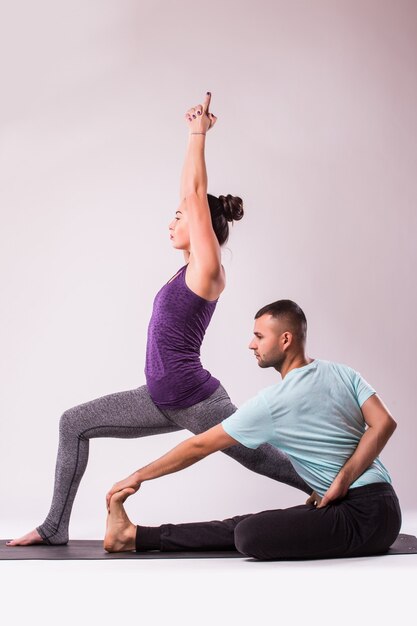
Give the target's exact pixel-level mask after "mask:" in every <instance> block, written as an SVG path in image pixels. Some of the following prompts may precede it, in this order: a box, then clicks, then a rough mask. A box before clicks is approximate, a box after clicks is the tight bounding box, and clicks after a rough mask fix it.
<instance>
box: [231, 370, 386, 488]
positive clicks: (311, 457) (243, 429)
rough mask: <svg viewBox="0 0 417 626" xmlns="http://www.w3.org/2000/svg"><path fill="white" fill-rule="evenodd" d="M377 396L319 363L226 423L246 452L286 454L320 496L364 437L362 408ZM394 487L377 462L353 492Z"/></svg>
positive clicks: (347, 373)
mask: <svg viewBox="0 0 417 626" xmlns="http://www.w3.org/2000/svg"><path fill="white" fill-rule="evenodd" d="M374 393H375V390H374V389H372V387H371V386H370V385H369V384H368V383H367V382H366V381H365V380H364V379H363V378H362V377H361V375H360V374H358V372H355V370H353V369H352V368H350V367H348V366H347V365H340V364H338V363H331V362H329V361H322V360H320V359H317V360H315V361H312V362H311V363H309V364H308V365H305V366H304V367H299V368H296V369H293V370H291V371H290V372H288V374H287V375H286V376H285V378H284V379H283V381H282V382H281V383H278V384H276V385H273V386H271V387H267V388H266V389H263V390H262V391H261V392H260V393H258V395H256V396H255V397H254V398H252V399H251V400H249V401H248V402H246V403H245V404H243V405H242V406H241V407H240V409H238V410H237V411H236V412H235V413H233V415H231V416H230V417H228V418H227V419H225V420H224V421H223V422H222V426H223V428H224V430H225V431H226V433H228V434H229V435H230V436H231V437H233V439H236V441H238V442H239V443H241V444H243V445H244V446H246V447H248V448H257V447H258V446H260V445H261V444H262V443H270V444H272V445H274V446H275V447H277V448H279V449H280V450H282V451H283V452H285V453H286V454H287V455H288V457H289V459H290V461H291V463H292V464H293V466H294V468H295V470H296V471H297V473H298V474H299V475H300V476H301V477H302V478H303V479H304V480H305V482H306V483H307V484H308V485H309V486H310V487H312V489H314V490H315V491H316V492H317V493H318V494H319V495H321V496H322V495H323V494H324V493H325V492H326V491H327V489H328V488H329V487H330V485H331V483H332V482H333V480H334V478H335V477H336V475H337V474H338V472H339V470H340V468H341V467H342V466H343V465H344V464H345V463H346V461H347V460H348V459H349V458H350V457H351V456H352V454H353V452H354V451H355V449H356V447H357V445H358V443H359V440H360V439H361V437H362V435H363V433H364V432H365V427H366V424H365V420H364V418H363V415H362V411H361V409H360V407H361V406H362V404H363V403H364V402H365V401H366V400H367V399H368V398H369V397H370V396H372V395H373V394H374ZM377 482H378V483H380V482H388V483H390V482H391V479H390V476H389V474H388V472H387V470H386V468H385V467H384V466H383V465H382V463H381V461H380V460H379V459H376V460H375V461H374V462H373V463H372V465H371V466H370V467H369V468H368V469H367V470H365V472H364V473H363V474H362V475H361V476H359V478H357V480H355V482H354V483H352V485H351V487H350V488H353V487H360V486H362V485H369V484H370V483H377Z"/></svg>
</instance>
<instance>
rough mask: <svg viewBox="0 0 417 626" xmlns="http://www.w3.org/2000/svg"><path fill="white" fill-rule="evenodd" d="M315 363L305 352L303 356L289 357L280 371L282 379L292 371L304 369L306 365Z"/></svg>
mask: <svg viewBox="0 0 417 626" xmlns="http://www.w3.org/2000/svg"><path fill="white" fill-rule="evenodd" d="M313 361H314V359H310V357H309V356H307V355H306V354H305V353H304V352H303V353H302V354H294V355H293V356H289V357H288V359H286V360H285V361H284V363H283V364H282V365H281V368H280V369H279V370H278V371H279V373H280V374H281V378H282V379H284V378H285V376H286V375H287V374H288V372H290V371H291V370H294V369H297V368H298V367H304V365H308V364H309V363H312V362H313Z"/></svg>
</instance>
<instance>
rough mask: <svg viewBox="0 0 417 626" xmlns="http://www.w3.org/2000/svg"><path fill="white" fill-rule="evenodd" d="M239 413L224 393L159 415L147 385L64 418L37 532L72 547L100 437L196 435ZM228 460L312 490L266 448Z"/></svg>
mask: <svg viewBox="0 0 417 626" xmlns="http://www.w3.org/2000/svg"><path fill="white" fill-rule="evenodd" d="M235 411H236V407H235V406H234V404H232V402H231V401H230V398H229V396H228V395H227V393H226V391H225V390H224V388H223V387H222V386H221V385H220V387H219V388H218V389H217V390H216V391H215V392H214V393H213V394H212V395H211V396H210V397H209V398H207V399H206V400H203V401H202V402H199V403H197V404H194V405H193V406H191V407H189V408H187V409H164V410H161V409H159V408H158V407H157V406H156V405H155V404H154V403H153V401H152V399H151V397H150V395H149V392H148V389H147V387H146V385H144V386H142V387H139V388H138V389H133V390H131V391H121V392H119V393H113V394H110V395H108V396H103V397H102V398H98V399H97V400H92V401H91V402H86V403H85V404H80V405H79V406H76V407H73V408H72V409H68V410H67V411H65V413H63V415H62V417H61V421H60V424H59V447H58V457H57V462H56V469H55V485H54V493H53V498H52V504H51V509H50V511H49V513H48V516H47V518H46V520H45V521H44V523H43V524H42V525H41V526H39V527H38V528H37V531H38V532H39V534H40V535H41V537H42V538H43V539H44V541H45V542H46V543H49V544H54V545H56V544H62V543H66V542H67V541H68V525H69V520H70V515H71V509H72V505H73V502H74V499H75V496H76V493H77V489H78V486H79V484H80V482H81V478H82V477H83V474H84V471H85V469H86V467H87V462H88V449H89V440H90V439H94V438H95V437H118V438H122V439H133V438H136V437H146V436H148V435H160V434H162V433H172V432H175V431H178V430H182V429H186V430H189V431H190V432H192V433H194V434H197V433H201V432H203V431H205V430H207V429H208V428H211V427H212V426H215V425H216V424H219V423H220V422H221V421H222V420H224V419H225V418H226V417H229V415H231V414H232V413H234V412H235ZM225 454H227V455H228V456H230V457H232V458H233V459H235V460H236V461H239V463H241V464H242V465H244V466H245V467H247V468H248V469H251V470H253V471H254V472H257V473H258V474H262V475H264V476H268V477H269V478H272V479H274V480H277V481H279V482H282V483H286V484H287V485H291V486H292V487H296V488H297V489H301V490H302V491H304V492H305V493H308V494H310V493H311V488H310V487H309V486H308V485H307V484H306V483H305V482H304V481H303V480H302V479H301V478H300V477H299V476H298V474H297V473H296V472H295V470H294V468H293V466H292V465H291V462H290V461H289V459H288V458H287V456H286V455H285V454H283V453H282V452H280V451H279V450H277V449H276V448H274V447H272V446H270V445H268V444H265V445H262V446H260V447H259V448H258V449H257V450H251V449H249V448H245V447H244V446H241V445H236V446H232V447H231V448H228V449H227V450H225Z"/></svg>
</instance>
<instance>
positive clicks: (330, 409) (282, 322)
mask: <svg viewBox="0 0 417 626" xmlns="http://www.w3.org/2000/svg"><path fill="white" fill-rule="evenodd" d="M306 330H307V322H306V318H305V315H304V313H303V311H302V310H301V309H300V307H299V306H298V305H297V304H296V303H295V302H292V301H291V300H278V301H277V302H274V303H272V304H270V305H267V306H266V307H264V308H262V309H261V310H260V311H258V313H257V314H256V316H255V329H254V338H253V340H252V342H251V343H250V345H249V348H250V349H251V350H253V352H254V354H255V356H256V359H257V361H258V364H259V366H260V367H274V368H275V369H276V370H277V371H278V372H280V374H281V377H282V383H281V384H276V385H273V386H271V387H268V388H266V389H264V390H263V391H261V392H260V393H259V394H258V395H257V396H256V397H255V398H253V399H252V400H249V401H248V402H247V403H245V404H244V405H243V406H242V407H241V408H240V409H238V410H237V411H236V412H235V413H234V414H233V415H231V416H230V417H228V418H226V419H225V420H224V421H223V422H222V423H221V424H219V425H216V426H214V427H213V428H211V429H209V430H208V431H207V432H205V433H202V434H200V435H197V436H195V437H192V438H191V439H187V440H186V441H184V442H183V443H181V444H180V445H179V446H177V447H176V448H174V449H173V450H171V451H170V452H168V453H167V454H166V455H164V456H163V457H161V458H160V459H159V460H157V461H155V462H153V463H151V464H150V465H148V466H146V467H144V468H143V469H140V470H138V471H137V472H135V473H134V474H132V475H131V476H129V477H128V478H126V479H125V480H123V481H120V482H119V483H116V484H115V485H114V486H113V488H112V489H111V490H110V491H109V493H108V494H107V507H108V511H109V514H108V518H107V531H106V536H105V540H104V547H105V549H106V550H107V551H109V552H118V551H124V550H135V549H136V550H137V551H146V550H161V551H181V550H230V549H237V550H238V551H239V552H241V553H242V554H245V555H247V556H251V557H254V558H256V559H261V560H272V559H292V558H296V559H305V558H330V557H353V556H365V555H372V554H379V553H382V552H385V551H386V550H388V548H389V547H390V546H391V545H392V543H393V542H394V541H395V539H396V537H397V535H398V532H399V530H400V526H401V512H400V507H399V503H398V499H397V496H396V494H395V492H394V490H393V488H392V486H391V479H390V477H389V474H388V472H387V470H386V468H385V467H384V466H383V464H382V463H381V461H380V460H379V459H378V455H379V453H380V452H381V450H382V448H383V447H384V446H385V444H386V442H387V441H388V439H389V438H390V436H391V434H392V433H393V431H394V430H395V427H396V423H395V421H394V420H393V418H392V417H391V415H390V413H389V412H388V410H387V408H386V407H385V406H384V404H383V403H382V401H381V400H380V399H379V397H378V396H377V395H376V393H375V391H374V390H373V389H372V387H370V386H369V385H368V383H367V382H366V381H365V380H364V379H363V378H362V377H361V376H360V374H358V373H357V372H355V371H354V370H353V369H351V368H350V367H347V366H346V365H339V364H337V363H331V362H328V361H322V360H319V359H316V360H313V359H310V358H309V357H308V356H307V354H306V352H305V339H306ZM365 424H367V426H368V428H365ZM237 442H239V443H241V444H243V445H244V446H247V447H248V448H258V446H259V445H261V444H264V443H265V442H269V443H270V444H272V445H273V446H276V447H277V448H279V449H280V450H282V451H284V452H285V453H286V454H288V456H289V458H290V459H291V462H292V463H293V465H294V467H295V469H296V470H297V472H298V473H299V474H300V476H302V477H303V478H304V480H305V481H306V482H307V483H308V484H309V485H310V487H311V488H312V489H314V490H315V491H316V492H317V494H318V495H319V497H318V501H317V503H316V506H314V504H313V503H312V502H310V503H308V502H307V504H305V505H300V506H295V507H292V508H288V509H281V510H271V511H263V512H262V513H256V514H251V515H240V516H237V517H233V518H231V519H226V520H223V521H210V522H198V523H189V524H163V525H162V526H158V527H147V526H135V525H134V524H132V522H131V521H130V520H129V518H128V517H127V515H126V512H125V510H124V507H123V502H124V501H125V500H126V498H127V497H128V496H130V495H132V494H133V493H135V491H137V490H138V489H139V487H140V486H141V484H142V483H143V482H145V481H146V480H152V479H154V478H158V477H160V476H164V475H165V474H169V473H172V472H176V471H178V470H181V469H183V468H185V467H188V466H190V465H192V464H193V463H196V462H197V461H199V460H201V459H203V458H204V457H206V456H207V455H208V454H211V453H212V452H215V451H217V450H225V449H226V448H229V447H230V446H234V445H236V443H237Z"/></svg>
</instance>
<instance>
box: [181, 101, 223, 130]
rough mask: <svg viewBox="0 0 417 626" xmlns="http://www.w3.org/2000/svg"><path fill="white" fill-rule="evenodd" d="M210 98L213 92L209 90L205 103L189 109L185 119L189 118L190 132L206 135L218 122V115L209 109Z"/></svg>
mask: <svg viewBox="0 0 417 626" xmlns="http://www.w3.org/2000/svg"><path fill="white" fill-rule="evenodd" d="M210 100H211V93H210V92H209V91H208V92H207V94H206V97H205V100H204V103H203V104H197V105H196V106H195V107H191V109H188V111H187V113H186V114H185V119H186V120H187V123H188V128H189V130H190V133H199V134H200V133H201V134H204V135H205V134H206V133H207V131H208V130H210V128H211V127H212V126H214V124H215V123H216V122H217V117H216V116H215V115H213V113H210V111H209V106H210Z"/></svg>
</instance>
